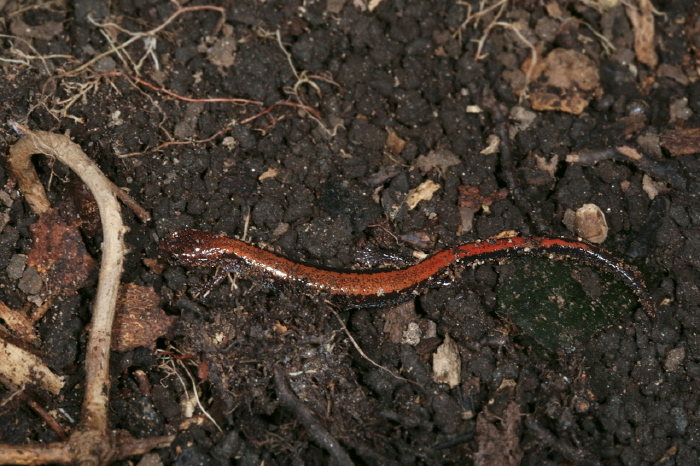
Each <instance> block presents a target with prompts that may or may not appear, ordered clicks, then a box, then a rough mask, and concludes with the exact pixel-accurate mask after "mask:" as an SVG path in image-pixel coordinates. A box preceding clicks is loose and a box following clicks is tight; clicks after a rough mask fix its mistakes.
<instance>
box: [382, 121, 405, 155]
mask: <svg viewBox="0 0 700 466" xmlns="http://www.w3.org/2000/svg"><path fill="white" fill-rule="evenodd" d="M386 132H387V135H386V143H385V145H386V148H387V149H389V152H391V153H392V154H393V155H394V156H397V157H398V156H399V155H401V152H403V149H404V147H406V141H405V140H403V139H401V137H400V136H399V135H398V134H396V132H395V131H394V130H393V129H391V128H387V129H386Z"/></svg>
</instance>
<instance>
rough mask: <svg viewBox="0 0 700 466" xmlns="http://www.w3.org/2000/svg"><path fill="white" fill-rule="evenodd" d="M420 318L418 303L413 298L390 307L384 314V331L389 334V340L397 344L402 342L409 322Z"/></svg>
mask: <svg viewBox="0 0 700 466" xmlns="http://www.w3.org/2000/svg"><path fill="white" fill-rule="evenodd" d="M417 319H418V314H416V303H415V301H413V300H410V301H406V302H404V303H401V304H397V305H396V306H393V307H391V308H389V309H388V310H387V311H386V314H384V333H387V334H388V335H389V341H391V342H392V343H395V344H399V343H401V339H402V338H403V332H404V330H406V327H408V324H409V323H411V322H415V321H416V320H417Z"/></svg>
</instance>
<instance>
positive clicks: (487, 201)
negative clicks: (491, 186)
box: [457, 185, 508, 212]
mask: <svg viewBox="0 0 700 466" xmlns="http://www.w3.org/2000/svg"><path fill="white" fill-rule="evenodd" d="M457 191H458V192H459V202H458V203H457V205H458V206H459V207H467V208H469V209H471V210H472V211H474V212H478V211H479V210H481V209H482V208H483V207H484V206H490V205H491V204H493V203H494V202H498V201H502V200H503V199H505V198H506V197H508V190H507V189H499V190H498V191H494V192H492V193H490V194H487V195H482V194H481V191H480V190H479V188H478V187H477V186H473V185H462V186H457Z"/></svg>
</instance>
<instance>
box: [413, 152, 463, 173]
mask: <svg viewBox="0 0 700 466" xmlns="http://www.w3.org/2000/svg"><path fill="white" fill-rule="evenodd" d="M459 163H460V160H459V157H457V156H456V155H455V154H453V153H452V152H450V151H449V150H447V149H436V150H431V151H430V152H428V155H419V156H418V159H417V160H416V168H418V170H420V172H421V173H422V174H423V175H425V174H427V173H428V172H429V171H430V170H432V169H434V168H435V169H437V171H438V173H440V175H442V174H444V173H445V171H446V170H447V169H448V168H450V167H452V166H454V165H457V164H459Z"/></svg>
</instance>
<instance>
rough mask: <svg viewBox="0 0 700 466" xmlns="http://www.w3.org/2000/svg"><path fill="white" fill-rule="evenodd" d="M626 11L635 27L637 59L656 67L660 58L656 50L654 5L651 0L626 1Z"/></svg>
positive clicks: (650, 66)
mask: <svg viewBox="0 0 700 466" xmlns="http://www.w3.org/2000/svg"><path fill="white" fill-rule="evenodd" d="M625 12H626V13H627V18H629V20H630V23H632V28H633V29H634V53H635V55H636V56H637V60H639V61H640V62H642V63H644V64H645V65H647V66H648V67H649V68H656V65H657V64H658V62H659V58H658V56H657V55H656V51H655V50H654V34H655V32H654V5H652V4H651V1H650V0H630V1H629V2H625Z"/></svg>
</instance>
